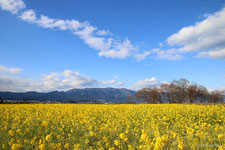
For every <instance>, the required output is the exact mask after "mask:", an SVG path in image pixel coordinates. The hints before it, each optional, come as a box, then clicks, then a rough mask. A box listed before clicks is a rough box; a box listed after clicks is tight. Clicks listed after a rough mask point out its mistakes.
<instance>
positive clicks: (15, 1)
mask: <svg viewBox="0 0 225 150" xmlns="http://www.w3.org/2000/svg"><path fill="white" fill-rule="evenodd" d="M0 8H1V9H2V10H7V11H9V12H11V13H12V14H17V13H18V11H20V10H22V9H24V8H26V5H25V4H24V2H23V1H22V0H0Z"/></svg>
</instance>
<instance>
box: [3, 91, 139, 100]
mask: <svg viewBox="0 0 225 150" xmlns="http://www.w3.org/2000/svg"><path fill="white" fill-rule="evenodd" d="M135 93H136V92H135V91H132V90H129V89H125V88H121V89H117V88H85V89H72V90H69V91H65V92H64V91H52V92H48V93H41V92H24V93H17V92H0V96H1V97H2V99H5V100H23V101H30V100H38V101H61V102H62V101H63V102H73V103H80V102H84V103H85V102H87V103H126V101H127V99H128V95H130V96H134V94H135Z"/></svg>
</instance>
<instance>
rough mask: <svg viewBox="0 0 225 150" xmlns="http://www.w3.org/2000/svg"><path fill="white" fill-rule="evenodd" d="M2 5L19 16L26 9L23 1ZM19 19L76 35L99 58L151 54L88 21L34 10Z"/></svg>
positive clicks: (2, 0) (10, 0)
mask: <svg viewBox="0 0 225 150" xmlns="http://www.w3.org/2000/svg"><path fill="white" fill-rule="evenodd" d="M0 4H1V8H2V9H3V10H7V11H10V12H12V13H13V14H17V12H18V11H19V10H22V9H24V8H25V7H26V6H25V4H24V2H23V1H22V0H0ZM6 6H7V7H6ZM19 18H20V19H21V20H23V21H26V22H29V23H32V24H36V25H38V26H40V27H42V28H47V29H57V30H69V31H71V32H72V33H73V34H74V35H76V36H79V37H80V39H82V40H83V41H84V43H85V44H87V45H88V46H89V47H91V48H93V49H95V50H98V55H99V56H105V57H111V58H119V59H124V58H126V57H128V56H133V57H134V58H137V59H138V60H142V59H145V58H146V56H147V55H149V52H146V51H145V50H141V49H140V48H138V47H139V46H138V45H134V44H132V43H131V41H130V40H129V39H124V40H120V39H118V38H115V36H112V35H113V33H111V32H110V31H109V30H99V29H98V28H97V27H94V26H92V25H91V24H90V23H89V22H87V21H86V22H80V21H78V20H75V19H73V20H63V19H54V18H50V17H48V16H46V15H43V14H40V15H37V14H36V12H35V11H34V10H32V9H26V10H24V11H23V12H22V13H21V14H20V15H19ZM143 52H144V53H143Z"/></svg>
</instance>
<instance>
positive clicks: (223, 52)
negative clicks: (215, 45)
mask: <svg viewBox="0 0 225 150" xmlns="http://www.w3.org/2000/svg"><path fill="white" fill-rule="evenodd" d="M197 57H206V58H208V57H210V58H214V59H223V58H225V48H224V49H220V50H214V51H207V52H200V53H199V54H198V55H197Z"/></svg>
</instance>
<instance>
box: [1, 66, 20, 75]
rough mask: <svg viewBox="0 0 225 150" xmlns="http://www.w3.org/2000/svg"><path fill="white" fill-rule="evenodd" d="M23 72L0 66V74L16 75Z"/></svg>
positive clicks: (18, 69)
mask: <svg viewBox="0 0 225 150" xmlns="http://www.w3.org/2000/svg"><path fill="white" fill-rule="evenodd" d="M21 71H23V69H20V68H7V67H5V66H3V65H0V73H9V74H17V73H19V72H21Z"/></svg>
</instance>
